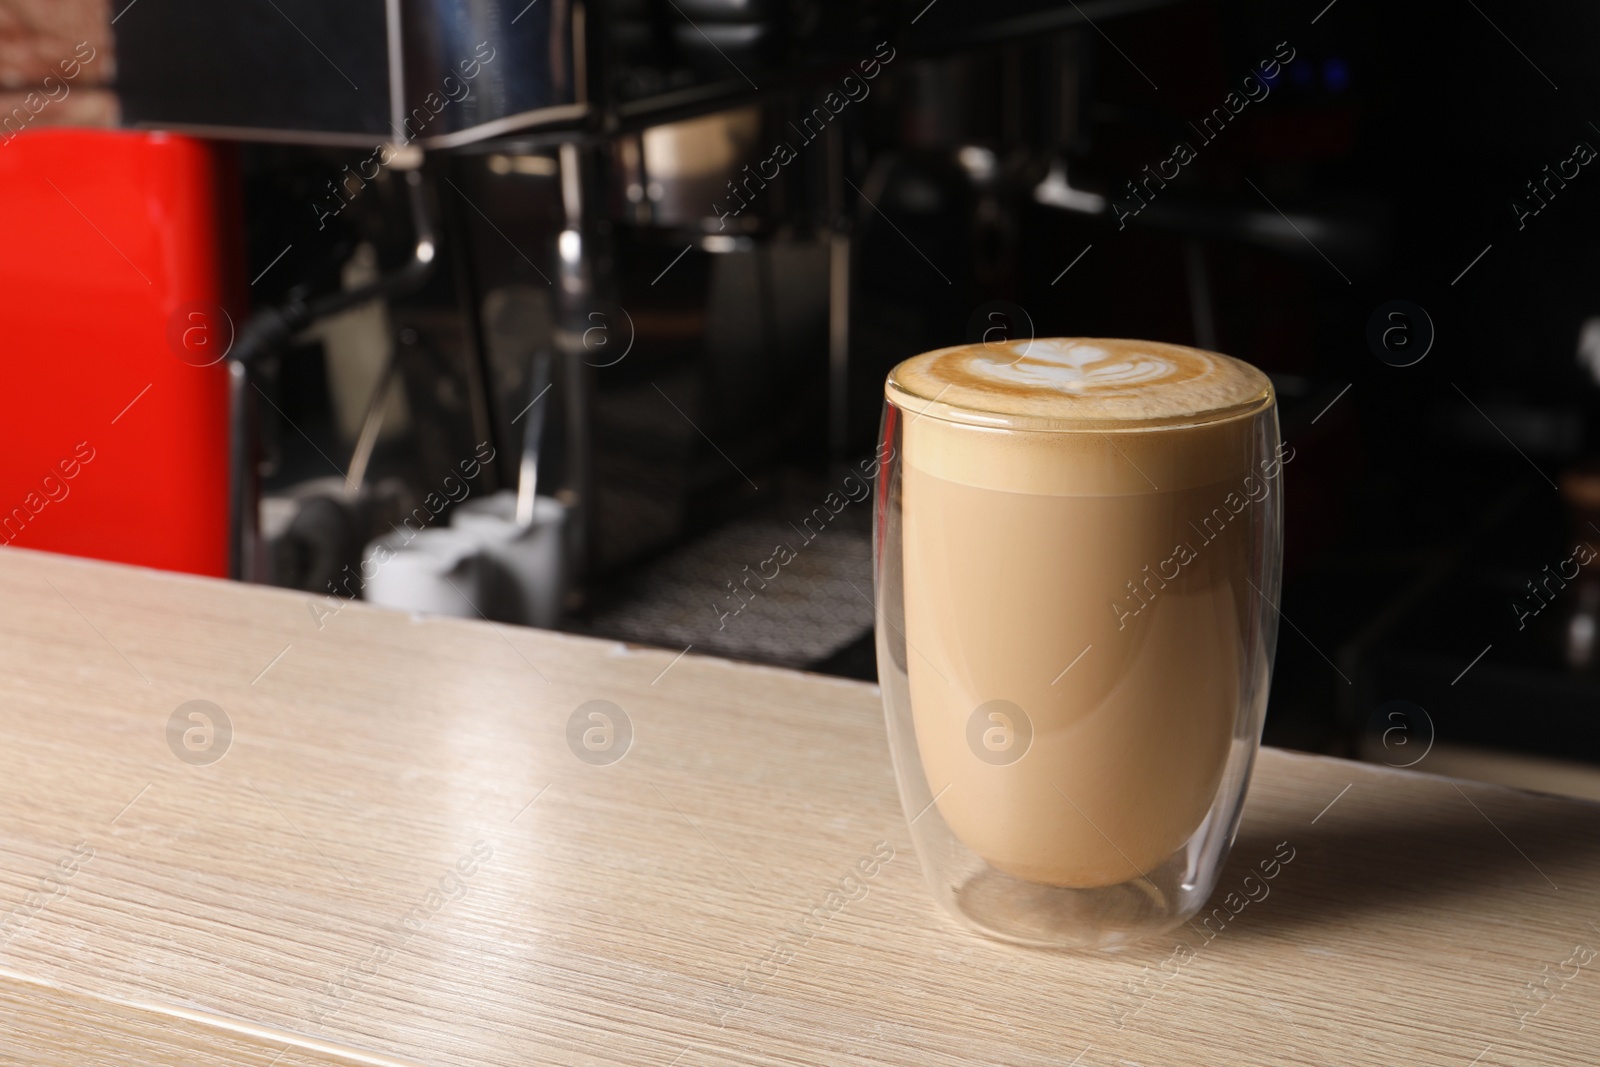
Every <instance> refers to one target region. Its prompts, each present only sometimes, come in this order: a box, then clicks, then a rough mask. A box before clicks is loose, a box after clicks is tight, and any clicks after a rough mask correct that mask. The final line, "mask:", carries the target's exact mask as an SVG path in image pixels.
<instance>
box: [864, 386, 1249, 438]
mask: <svg viewBox="0 0 1600 1067" xmlns="http://www.w3.org/2000/svg"><path fill="white" fill-rule="evenodd" d="M947 388H948V387H947ZM943 392H944V390H940V394H942V393H943ZM883 395H884V400H885V401H886V402H887V403H889V404H891V405H893V406H894V407H895V408H896V409H898V410H900V411H904V412H906V413H908V414H910V415H912V416H913V417H914V418H922V417H927V418H932V419H936V420H938V421H939V422H944V423H950V424H953V425H958V426H966V427H971V428H973V429H985V430H1010V431H1022V432H1030V433H1095V434H1105V433H1150V432H1154V431H1159V430H1183V429H1191V428H1199V427H1201V426H1210V425H1214V424H1216V423H1222V422H1229V421H1232V420H1234V419H1240V418H1247V417H1252V416H1255V415H1259V414H1261V413H1262V412H1264V411H1267V410H1269V409H1271V408H1272V407H1273V406H1274V405H1275V404H1276V403H1277V391H1276V390H1275V389H1274V388H1273V386H1272V381H1271V380H1270V379H1268V381H1267V383H1266V385H1265V387H1264V388H1263V389H1262V390H1261V391H1260V392H1259V393H1257V394H1255V395H1254V396H1251V397H1249V398H1247V399H1245V400H1242V401H1240V402H1239V403H1236V404H1229V405H1226V406H1225V407H1219V408H1212V409H1208V410H1206V411H1197V412H1187V413H1184V414H1181V415H1159V416H1153V417H1147V418H1137V419H1105V418H1101V419H1084V418H1072V417H1070V416H1057V415H1016V414H1012V413H1010V412H997V411H984V410H982V409H981V408H974V407H969V406H966V405H958V404H949V403H945V402H944V401H941V400H940V399H939V396H938V395H935V396H932V397H927V396H923V395H921V394H920V393H915V392H912V391H911V390H909V389H907V388H905V386H903V385H901V384H900V383H898V382H896V381H895V380H894V377H893V376H892V373H891V375H890V377H888V378H887V379H885V381H884V386H883Z"/></svg>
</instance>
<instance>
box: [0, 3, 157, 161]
mask: <svg viewBox="0 0 1600 1067" xmlns="http://www.w3.org/2000/svg"><path fill="white" fill-rule="evenodd" d="M127 2H128V0H110V3H108V2H107V0H0V140H4V139H5V137H6V136H8V135H11V134H14V133H16V132H17V131H18V129H19V127H31V126H35V125H45V124H49V125H59V124H72V125H80V126H106V125H111V124H113V123H115V122H116V120H117V101H116V96H115V94H114V93H112V92H111V90H110V89H108V88H107V86H109V85H110V84H111V82H112V81H113V80H114V78H115V76H116V61H115V56H114V54H113V53H114V51H115V50H114V48H113V44H112V37H111V19H112V17H113V14H114V12H113V11H112V10H111V4H112V3H119V4H122V5H124V6H125V5H126V4H127ZM145 2H146V3H156V2H159V0H145ZM119 10H120V9H119ZM85 57H89V58H85ZM63 64H65V66H63ZM68 75H72V76H70V77H69V76H68Z"/></svg>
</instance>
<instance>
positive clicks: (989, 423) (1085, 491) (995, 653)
mask: <svg viewBox="0 0 1600 1067" xmlns="http://www.w3.org/2000/svg"><path fill="white" fill-rule="evenodd" d="M886 390H887V397H888V401H889V405H890V406H889V411H890V414H889V416H888V419H887V420H886V428H889V422H891V421H893V420H899V425H898V427H894V428H890V429H892V433H897V434H898V435H899V440H900V442H901V448H902V454H901V456H900V457H899V459H898V462H899V464H900V467H899V494H900V495H899V508H900V524H901V525H900V539H901V543H900V553H901V555H900V558H899V562H900V563H901V565H902V566H903V572H902V580H903V590H904V591H903V605H904V629H903V637H904V643H905V652H904V657H905V664H904V670H905V672H906V675H907V676H908V682H909V699H910V707H911V718H912V722H913V724H914V728H915V731H914V732H915V742H916V750H917V755H918V758H919V759H920V763H921V770H922V773H923V774H924V775H925V777H926V783H927V789H928V792H929V793H930V794H932V795H934V796H935V800H934V804H936V806H937V809H938V813H939V816H940V817H941V818H942V819H943V820H944V822H945V823H946V824H947V825H948V826H949V828H950V830H951V831H952V832H953V833H954V836H955V837H956V838H957V839H959V841H960V842H961V843H962V844H963V845H965V846H966V847H967V848H968V849H970V850H971V851H972V852H973V853H976V854H977V855H978V856H980V857H982V859H983V860H984V861H986V862H987V863H988V864H989V865H990V866H992V867H993V868H995V869H997V870H999V871H1001V872H1004V873H1005V874H1007V875H1010V876H1012V877H1014V878H1017V879H1021V880H1023V881H1026V882H1030V883H1040V884H1042V885H1044V886H1057V887H1071V888H1090V887H1104V886H1113V885H1117V884H1119V883H1123V882H1128V881H1130V880H1135V879H1140V878H1141V877H1143V876H1146V875H1148V873H1149V872H1150V871H1151V870H1152V869H1154V868H1156V867H1157V866H1159V865H1161V864H1163V863H1165V862H1167V861H1168V860H1169V859H1170V858H1172V857H1173V856H1174V854H1176V853H1178V852H1179V851H1180V850H1182V849H1183V848H1184V847H1185V845H1186V843H1187V842H1189V841H1190V840H1191V839H1193V838H1194V837H1195V835H1196V831H1197V830H1199V829H1200V828H1201V827H1202V824H1203V823H1204V822H1205V820H1206V819H1207V817H1208V815H1209V814H1211V813H1212V812H1213V811H1214V810H1216V809H1217V806H1216V802H1217V800H1218V796H1219V791H1221V790H1222V789H1223V788H1224V784H1225V781H1224V780H1225V771H1226V770H1228V768H1229V767H1230V766H1235V765H1237V761H1235V763H1230V759H1232V758H1233V757H1234V756H1235V755H1236V754H1237V753H1239V752H1240V751H1241V750H1242V747H1244V746H1247V747H1248V748H1249V750H1250V752H1253V750H1254V745H1255V744H1256V741H1257V736H1258V734H1259V728H1260V714H1259V711H1260V708H1259V705H1260V702H1261V700H1264V697H1265V677H1264V676H1265V673H1266V671H1267V670H1268V664H1269V663H1270V649H1268V650H1267V654H1266V655H1263V654H1261V651H1262V650H1261V645H1262V642H1263V635H1268V636H1267V640H1268V641H1269V642H1270V635H1271V634H1272V633H1275V629H1273V628H1272V627H1271V626H1270V625H1265V626H1264V625H1263V614H1264V613H1266V614H1267V615H1268V616H1269V617H1270V614H1271V613H1272V612H1273V611H1274V609H1273V607H1272V606H1271V604H1270V603H1268V602H1267V597H1268V594H1267V593H1266V592H1263V591H1262V590H1261V589H1260V586H1261V585H1263V584H1265V583H1266V581H1267V579H1265V578H1263V577H1262V575H1263V574H1264V573H1266V571H1267V570H1271V571H1272V573H1273V581H1275V578H1276V575H1275V572H1276V558H1277V557H1276V543H1277V537H1278V532H1277V527H1276V523H1277V515H1278V511H1277V504H1276V500H1274V499H1271V498H1273V497H1274V496H1275V495H1276V494H1277V493H1278V492H1279V475H1280V470H1281V466H1282V464H1283V463H1284V462H1285V461H1286V459H1287V458H1290V454H1288V453H1286V452H1285V451H1284V450H1282V449H1281V448H1277V447H1275V443H1276V423H1275V419H1274V417H1273V411H1272V404H1273V394H1272V387H1271V384H1270V383H1269V382H1268V380H1267V378H1266V376H1265V375H1263V374H1262V373H1261V372H1260V371H1258V370H1256V369H1255V368H1253V367H1251V366H1249V365H1247V364H1245V363H1241V362H1239V361H1238V360H1234V359H1231V358H1229V357H1227V356H1222V355H1217V354H1215V353H1211V352H1203V351H1199V350H1197V349H1191V348H1184V347H1181V346H1177V345H1169V344H1159V343H1155V342H1147V341H1123V340H1099V339H1038V340H1033V341H1028V342H1014V343H1009V344H1002V345H968V346H962V347H958V348H949V349H943V350H940V351H937V352H930V353H927V354H925V355H921V356H918V357H916V358H914V359H911V360H908V361H906V362H905V363H902V364H900V365H899V366H898V367H896V368H895V370H894V371H893V373H892V374H891V375H890V377H889V380H888V383H887V387H886ZM1269 431H1270V433H1269ZM891 435H892V434H891V433H886V437H887V436H891ZM1269 500H1270V506H1269V503H1268V502H1269ZM889 550H892V549H885V551H889ZM1264 554H1270V556H1271V563H1270V566H1268V565H1267V564H1266V563H1264V559H1265V558H1266V555H1264ZM1253 694H1259V696H1260V699H1259V700H1258V699H1256V697H1255V696H1254V695H1253ZM898 755H899V753H897V757H898ZM1248 767H1249V760H1248V755H1247V756H1246V758H1245V761H1244V763H1243V773H1246V774H1247V773H1248ZM1240 788H1241V790H1242V786H1241V787H1240ZM1236 809H1237V798H1236V799H1235V801H1234V803H1233V805H1232V810H1236ZM912 814H915V813H912ZM1224 817H1227V816H1226V815H1224ZM1223 847H1225V845H1224V846H1223ZM1145 881H1147V882H1148V881H1149V879H1148V878H1147V877H1146V878H1145Z"/></svg>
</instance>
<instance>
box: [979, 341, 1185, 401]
mask: <svg viewBox="0 0 1600 1067" xmlns="http://www.w3.org/2000/svg"><path fill="white" fill-rule="evenodd" d="M1008 356H1009V357H1011V358H1009V359H1007V357H1008ZM968 369H969V370H970V371H971V372H972V373H973V374H974V375H975V376H977V377H980V378H985V379H988V380H990V381H993V382H995V383H997V384H1004V385H1021V386H1029V387H1033V388H1036V389H1057V390H1060V391H1061V392H1063V393H1070V394H1077V393H1084V392H1088V391H1090V390H1093V391H1097V392H1104V391H1106V390H1112V389H1121V388H1127V387H1130V386H1145V385H1151V384H1154V383H1156V382H1159V381H1162V380H1163V379H1166V378H1171V377H1174V376H1175V375H1176V374H1177V373H1178V367H1177V364H1176V363H1175V362H1174V361H1173V360H1172V359H1170V358H1168V357H1166V356H1162V355H1157V354H1155V353H1151V352H1133V351H1127V352H1113V351H1111V350H1109V349H1106V348H1102V347H1100V346H1099V345H1095V344H1090V343H1087V342H1082V341H1071V340H1065V339H1058V338H1050V339H1048V340H1043V341H1033V342H1013V343H1011V344H1008V345H1006V346H1005V347H1004V348H1003V349H1002V350H1001V352H1000V353H999V354H997V355H991V354H988V353H983V354H980V353H978V352H977V351H976V350H973V352H972V356H971V359H970V361H969V363H968Z"/></svg>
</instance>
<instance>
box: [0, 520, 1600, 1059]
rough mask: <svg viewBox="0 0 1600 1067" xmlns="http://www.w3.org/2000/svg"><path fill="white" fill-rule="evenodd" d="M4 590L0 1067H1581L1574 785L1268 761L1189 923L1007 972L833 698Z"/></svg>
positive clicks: (1583, 858)
mask: <svg viewBox="0 0 1600 1067" xmlns="http://www.w3.org/2000/svg"><path fill="white" fill-rule="evenodd" d="M0 605H3V608H4V610H3V611H0V761H3V762H0V1063H5V1064H13V1063H30V1064H31V1063H66V1062H70V1063H84V1062H96V1063H99V1062H105V1063H118V1064H130V1065H131V1064H145V1063H152V1062H206V1063H225V1064H234V1063H237V1064H253V1065H258V1067H273V1065H274V1064H276V1065H277V1067H296V1065H305V1064H393V1063H421V1064H504V1065H508V1067H511V1065H517V1067H520V1065H524V1064H534V1063H551V1064H556V1063H560V1064H629V1065H634V1064H643V1065H659V1067H669V1065H677V1067H700V1065H706V1064H769V1065H778V1064H786V1065H788V1064H830V1065H831V1064H880V1065H881V1064H904V1065H907V1067H927V1065H944V1064H948V1065H972V1067H978V1065H983V1067H990V1065H994V1064H1008V1065H1021V1064H1051V1065H1067V1064H1074V1063H1075V1064H1079V1065H1082V1067H1090V1065H1104V1067H1112V1065H1119V1064H1145V1065H1156V1064H1162V1065H1168V1064H1171V1065H1178V1064H1184V1065H1187V1064H1217V1065H1240V1064H1266V1063H1271V1064H1290V1063H1293V1064H1300V1063H1304V1064H1311V1065H1339V1067H1344V1065H1351V1064H1372V1065H1384V1067H1390V1065H1394V1064H1402V1063H1403V1064H1408V1065H1412V1064H1438V1065H1448V1067H1471V1065H1474V1064H1476V1065H1481V1067H1489V1065H1495V1064H1501V1065H1504V1064H1528V1065H1534V1064H1538V1065H1552V1064H1572V1065H1578V1064H1585V1065H1588V1064H1594V1063H1596V1062H1600V958H1597V957H1596V956H1595V951H1596V950H1597V949H1600V926H1597V924H1600V807H1596V806H1595V805H1592V804H1588V803H1585V802H1580V801H1574V800H1566V799H1557V798H1550V797H1541V796H1536V795H1533V794H1527V793H1519V792H1515V791H1511V790H1506V789H1501V788H1498V787H1492V786H1483V785H1475V784H1471V783H1466V782H1454V781H1451V780H1448V779H1444V778H1436V777H1432V776H1428V775H1423V774H1416V773H1408V772H1400V771H1391V770H1388V769H1385V768H1374V767H1370V766H1365V765H1359V764H1352V763H1345V762H1342V761H1337V760H1329V759H1317V758H1308V757H1302V756H1295V755H1290V754H1287V753H1284V752H1278V751H1272V750H1267V751H1264V752H1263V753H1262V756H1261V760H1260V762H1259V765H1258V769H1257V772H1256V777H1255V782H1254V785H1253V786H1252V789H1251V794H1250V799H1249V803H1248V805H1247V809H1246V813H1245V819H1244V825H1243V829H1242V830H1241V832H1240V835H1239V840H1238V843H1237V845H1236V846H1235V848H1234V851H1233V857H1232V859H1231V860H1230V862H1229V864H1228V867H1227V869H1226V870H1225V871H1224V873H1223V875H1222V878H1221V882H1220V886H1219V891H1218V895H1217V898H1216V899H1215V900H1214V901H1213V903H1214V904H1215V905H1217V906H1218V907H1219V908H1221V909H1222V910H1221V912H1220V913H1219V914H1220V915H1221V916H1223V918H1222V919H1217V918H1214V919H1213V920H1212V922H1211V924H1210V932H1209V933H1205V932H1202V930H1201V929H1200V928H1199V926H1198V924H1196V925H1195V926H1194V927H1188V928H1183V929H1181V930H1180V933H1179V934H1178V935H1176V936H1173V937H1169V938H1165V939H1162V940H1161V941H1158V942H1155V943H1152V944H1150V945H1148V946H1146V947H1141V948H1139V949H1137V950H1135V951H1131V952H1128V953H1124V954H1122V955H1118V956H1084V955H1070V954H1054V953H1045V952H1035V951H1029V950H1024V949H1017V948H1012V947H1009V946H1006V945H1001V944H995V943H991V942H988V941H985V940H981V939H978V938H976V937H974V936H971V935H969V934H967V933H965V932H963V931H961V930H960V929H958V928H956V927H955V926H954V925H953V924H952V923H950V922H949V921H947V920H946V919H945V918H944V917H943V916H942V915H941V914H940V913H939V912H938V911H936V910H935V908H934V905H933V903H932V901H931V899H930V897H929V896H928V894H927V891H926V890H925V888H924V886H923V884H922V879H921V875H920V873H919V871H918V868H917V863H916V859H915V856H914V855H913V854H912V852H911V849H910V844H909V840H908V837H907V834H906V828H905V822H904V818H903V816H902V814H901V812H900V807H899V802H898V799H897V797H896V794H895V789H894V780H893V775H892V773H891V770H890V765H889V756H888V750H887V745H886V742H885V737H884V727H883V721H882V713H881V710H880V708H879V703H878V697H877V693H876V690H875V689H874V688H872V687H870V686H866V685H860V684H856V683H852V682H844V681H838V680H833V679H828V678H822V677H816V676H809V675H802V674H795V673H790V672H784V671H778V670H770V669H764V668H757V667H748V666H737V665H733V664H729V663H725V662H721V661H717V660H711V659H704V658H700V657H697V656H695V655H693V654H690V655H688V656H684V657H682V658H676V656H677V654H676V652H675V651H670V650H669V651H666V652H660V651H654V650H641V649H633V648H625V647H622V646H619V645H616V644H612V643H606V642H599V641H591V640H583V639H578V638H573V637H564V636H558V635H553V634H548V633H542V632H538V631H532V630H523V629H516V628H508V627H495V626H491V625H490V624H487V623H472V622H461V621H456V620H441V619H420V618H412V617H409V616H407V615H404V614H394V613H387V612H381V611H376V610H372V609H369V608H367V607H365V606H362V605H359V604H355V605H350V606H346V607H344V608H343V609H342V610H341V611H338V612H337V614H331V615H330V614H327V611H328V605H325V604H324V603H323V602H322V601H321V600H320V599H317V598H309V597H306V596H304V595H296V594H290V593H287V592H283V591H275V590H266V589H260V588H250V587H243V586H238V585H231V584H227V583H222V582H214V581H205V580H199V579H191V578H182V577H174V576H171V575H159V574H153V573H149V572H143V571H137V570H133V569H129V568H123V567H115V566H109V565H105V564H96V563H87V562H82V561H77V560H69V559H64V558H60V557H52V556H46V555H40V554H35V553H29V552H25V551H21V550H18V549H15V548H6V549H3V550H0ZM1285 640H1294V635H1293V634H1286V635H1285ZM196 700H200V701H209V702H211V703H212V704H214V705H216V706H217V707H219V708H221V709H222V711H223V713H224V714H225V715H226V717H227V721H228V723H230V724H231V734H232V736H231V739H225V738H224V736H223V731H221V730H220V729H218V730H214V731H213V732H212V734H211V737H210V742H211V747H210V748H207V747H206V745H205V742H206V740H207V739H206V736H205V734H204V731H203V728H202V727H201V726H199V725H197V724H196V723H197V722H198V721H197V720H186V721H185V722H180V724H179V729H177V730H176V731H175V732H172V733H170V734H169V722H170V720H171V719H172V717H173V714H174V712H175V711H176V710H177V709H179V708H180V706H182V705H185V704H187V703H188V702H190V701H196ZM595 700H602V701H610V702H612V703H613V704H615V705H617V706H618V707H620V708H621V709H623V710H624V712H625V714H626V718H627V721H628V723H631V728H632V734H633V736H632V741H631V746H630V747H629V748H628V750H627V752H626V755H624V756H623V757H622V758H621V759H618V760H616V761H615V762H611V763H609V764H603V763H601V762H599V761H600V758H601V757H604V756H608V755H611V754H614V752H615V751H617V748H616V745H617V744H618V743H619V739H621V738H622V737H623V736H624V735H625V734H626V732H627V731H626V730H625V729H624V724H623V723H622V722H621V721H615V722H613V733H612V735H611V736H612V744H613V748H612V749H611V750H610V751H609V752H607V751H601V752H600V753H599V754H598V755H596V754H595V753H593V752H591V751H590V750H589V749H586V748H584V746H583V744H582V741H581V734H582V729H583V727H584V726H586V725H589V726H592V725H593V724H592V723H589V722H587V721H586V722H584V723H580V724H579V728H578V730H577V731H576V734H577V736H579V738H580V740H579V741H578V742H577V745H576V749H575V748H574V747H572V746H569V743H568V737H569V720H570V719H571V717H572V716H573V713H574V711H575V710H576V709H578V708H579V706H580V705H584V704H586V703H587V702H589V701H595ZM590 710H593V709H592V708H591V709H590ZM1509 710H1511V711H1513V712H1514V710H1515V709H1509ZM585 714H587V712H585ZM615 718H616V716H615V715H613V719H615ZM186 723H188V724H189V725H186ZM217 725H220V723H218V724H217ZM595 728H596V729H602V728H600V727H595ZM185 729H193V730H196V731H199V732H195V733H191V734H190V736H189V743H190V747H185V744H184V738H183V733H184V730H185ZM169 739H170V742H171V743H169ZM590 741H591V743H594V744H601V745H603V744H604V741H605V738H604V736H603V729H602V733H601V734H592V735H591V737H590ZM222 746H225V747H226V754H225V755H223V756H222V758H221V759H219V760H216V761H215V762H207V761H208V760H210V759H211V757H213V756H214V755H215V754H216V752H217V751H218V749H219V748H220V747H222ZM575 752H584V753H585V754H586V755H587V756H588V758H589V762H586V761H585V760H583V759H580V758H579V757H578V755H576V754H575ZM179 753H181V754H182V757H181V758H180V755H179ZM880 843H881V844H880ZM1283 843H1286V844H1283ZM875 850H876V851H877V854H878V856H879V857H883V856H886V855H890V854H891V853H892V858H889V859H887V860H886V861H883V862H880V863H879V864H878V865H877V868H876V874H875V875H874V877H872V878H871V879H868V880H867V881H866V886H867V889H866V893H865V895H864V896H863V895H860V894H859V893H853V894H851V896H854V897H855V899H846V898H844V897H841V896H839V895H834V896H831V897H830V893H833V892H834V890H836V889H838V888H839V886H840V880H841V879H843V878H844V877H845V876H846V875H847V874H850V873H851V872H852V871H853V870H854V869H855V865H856V861H857V860H858V859H859V858H861V857H863V856H871V855H872V854H873V853H874V851H875ZM1275 854H1276V855H1279V856H1282V855H1286V854H1292V858H1291V859H1289V861H1288V862H1286V863H1283V864H1282V865H1281V866H1280V867H1279V868H1277V873H1276V877H1275V878H1273V879H1272V880H1271V881H1269V882H1266V883H1264V885H1265V887H1266V890H1267V892H1266V894H1265V896H1262V895H1261V891H1260V889H1259V888H1257V889H1255V890H1252V892H1253V893H1254V894H1255V896H1257V897H1258V898H1259V899H1256V900H1253V901H1248V900H1246V898H1245V897H1244V896H1243V895H1242V892H1243V887H1244V882H1243V879H1244V877H1245V876H1246V875H1247V874H1248V873H1250V872H1251V871H1252V870H1255V869H1257V867H1258V865H1259V864H1260V862H1261V861H1263V860H1269V859H1271V858H1272V857H1273V856H1274V855H1275ZM1251 884H1252V885H1256V884H1257V883H1255V882H1252V883H1251ZM1230 892H1238V893H1239V894H1240V895H1236V896H1233V897H1231V898H1229V897H1227V894H1228V893H1230ZM1228 900H1231V901H1232V905H1231V907H1230V906H1229V905H1228V904H1227V903H1225V901H1228ZM841 901H842V903H841ZM1233 908H1236V909H1238V910H1237V914H1234V913H1233V911H1232V909H1233ZM814 909H818V910H816V911H815V912H814ZM808 916H809V917H810V918H809V921H808V922H806V923H805V925H802V922H803V921H804V920H808ZM1224 920H1225V921H1224ZM1180 946H1182V947H1180ZM775 948H777V949H778V951H774V949H775ZM779 960H781V961H783V962H777V961H779Z"/></svg>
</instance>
